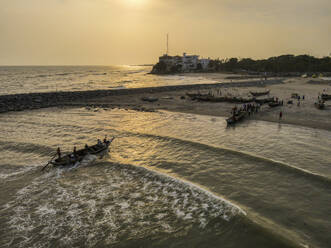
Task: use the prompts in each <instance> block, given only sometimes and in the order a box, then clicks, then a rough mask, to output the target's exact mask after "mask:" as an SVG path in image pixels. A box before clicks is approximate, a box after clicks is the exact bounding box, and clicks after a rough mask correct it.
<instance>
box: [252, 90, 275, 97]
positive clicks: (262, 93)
mask: <svg viewBox="0 0 331 248" xmlns="http://www.w3.org/2000/svg"><path fill="white" fill-rule="evenodd" d="M249 93H251V95H252V96H264V95H269V93H270V90H267V91H260V92H253V91H250V92H249Z"/></svg>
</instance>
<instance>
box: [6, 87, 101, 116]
mask: <svg viewBox="0 0 331 248" xmlns="http://www.w3.org/2000/svg"><path fill="white" fill-rule="evenodd" d="M106 95H107V91H102V90H98V91H81V92H46V93H28V94H13V95H1V96H0V113H4V112H9V111H22V110H27V109H39V108H48V107H54V106H63V105H67V104H68V103H72V102H77V101H84V100H86V99H89V98H93V97H99V96H106Z"/></svg>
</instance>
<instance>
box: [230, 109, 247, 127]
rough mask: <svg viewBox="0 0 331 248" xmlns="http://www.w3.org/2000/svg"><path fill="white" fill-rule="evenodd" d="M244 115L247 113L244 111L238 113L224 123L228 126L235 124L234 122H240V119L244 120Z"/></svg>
mask: <svg viewBox="0 0 331 248" xmlns="http://www.w3.org/2000/svg"><path fill="white" fill-rule="evenodd" d="M246 114H247V113H246V112H245V111H240V112H239V113H237V114H235V115H234V116H231V117H229V118H227V119H226V122H227V124H228V125H232V124H235V123H236V122H238V121H241V120H242V119H244V117H245V116H246Z"/></svg>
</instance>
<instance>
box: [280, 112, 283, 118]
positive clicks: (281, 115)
mask: <svg viewBox="0 0 331 248" xmlns="http://www.w3.org/2000/svg"><path fill="white" fill-rule="evenodd" d="M282 117H283V113H282V111H280V112H279V120H281V119H282Z"/></svg>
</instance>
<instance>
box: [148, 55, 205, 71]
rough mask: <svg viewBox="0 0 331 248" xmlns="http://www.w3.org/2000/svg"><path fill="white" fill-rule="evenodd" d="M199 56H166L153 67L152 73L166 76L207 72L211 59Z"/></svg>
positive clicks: (160, 58)
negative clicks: (167, 74) (169, 74)
mask: <svg viewBox="0 0 331 248" xmlns="http://www.w3.org/2000/svg"><path fill="white" fill-rule="evenodd" d="M199 57H200V56H199V55H187V54H186V53H183V56H178V55H177V56H169V55H168V54H164V55H163V56H161V57H159V62H158V63H157V64H156V65H155V66H154V67H153V70H152V73H156V74H166V73H179V72H192V71H204V70H207V68H208V64H209V62H210V59H209V58H208V59H199Z"/></svg>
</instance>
